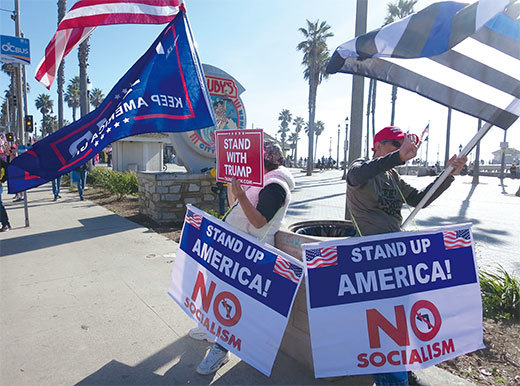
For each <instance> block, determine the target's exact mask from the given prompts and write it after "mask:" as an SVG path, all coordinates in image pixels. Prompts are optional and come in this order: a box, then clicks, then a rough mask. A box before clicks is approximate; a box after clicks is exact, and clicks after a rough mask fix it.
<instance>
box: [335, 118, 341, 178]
mask: <svg viewBox="0 0 520 386" xmlns="http://www.w3.org/2000/svg"><path fill="white" fill-rule="evenodd" d="M340 127H341V126H340V125H338V157H337V158H336V160H337V161H338V163H337V164H336V169H339V163H340V162H339V132H340Z"/></svg>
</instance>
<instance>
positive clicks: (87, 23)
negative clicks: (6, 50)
mask: <svg viewBox="0 0 520 386" xmlns="http://www.w3.org/2000/svg"><path fill="white" fill-rule="evenodd" d="M181 2H182V0H126V1H125V0H122V1H121V0H80V1H78V2H77V3H76V4H74V6H73V7H72V8H71V9H70V11H69V12H67V14H65V16H64V17H63V19H62V20H61V22H60V24H59V25H58V30H57V31H56V33H55V34H54V36H53V38H52V40H51V41H50V43H49V45H48V46H47V48H46V49H45V56H44V57H43V59H42V60H41V62H40V64H39V65H38V67H37V68H36V76H35V77H36V80H38V81H39V82H40V83H42V84H43V85H44V86H45V87H47V88H48V89H50V88H51V85H52V83H53V82H54V78H55V77H56V72H57V71H58V67H59V65H60V63H61V61H62V59H63V58H64V57H65V56H67V54H68V53H69V52H70V51H72V49H74V47H76V46H77V45H79V44H81V43H82V42H83V41H84V40H85V39H86V38H88V37H89V35H90V34H91V33H92V32H93V31H94V30H95V29H96V27H97V26H99V25H108V24H164V23H168V22H170V21H171V20H173V18H174V17H175V15H176V14H177V13H178V12H179V8H180V7H181V6H182V5H181Z"/></svg>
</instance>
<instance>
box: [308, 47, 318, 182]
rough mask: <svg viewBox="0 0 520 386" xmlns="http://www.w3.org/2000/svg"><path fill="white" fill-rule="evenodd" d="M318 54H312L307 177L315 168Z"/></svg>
mask: <svg viewBox="0 0 520 386" xmlns="http://www.w3.org/2000/svg"><path fill="white" fill-rule="evenodd" d="M315 69H316V54H315V53H312V54H311V69H310V70H311V71H310V74H309V155H308V157H307V175H308V176H311V175H312V169H313V168H314V157H313V154H314V151H313V150H314V149H313V145H314V116H315V113H316V111H315V109H316V89H317V79H315V78H316V70H315Z"/></svg>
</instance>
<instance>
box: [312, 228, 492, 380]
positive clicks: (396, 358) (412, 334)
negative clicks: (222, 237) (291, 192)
mask: <svg viewBox="0 0 520 386" xmlns="http://www.w3.org/2000/svg"><path fill="white" fill-rule="evenodd" d="M470 226H471V224H459V225H453V226H447V227H442V228H431V229H428V230H422V231H417V232H399V233H389V234H384V235H375V236H368V237H356V238H350V239H342V240H338V241H327V242H322V243H312V244H305V245H303V246H302V249H303V253H304V256H305V260H306V265H307V266H306V275H307V278H306V280H307V282H306V284H307V304H308V310H309V325H310V331H311V344H312V356H313V359H314V371H315V375H316V377H331V376H339V375H354V374H374V373H388V372H396V371H406V370H413V369H421V368H426V367H429V366H432V365H435V364H436V363H439V362H442V361H445V360H447V359H450V358H454V357H456V356H459V355H462V354H465V353H468V352H471V351H475V350H478V349H481V348H483V347H484V345H483V335H482V303H481V298H480V286H479V282H478V276H477V267H476V264H475V259H474V250H473V238H472V234H471V229H470Z"/></svg>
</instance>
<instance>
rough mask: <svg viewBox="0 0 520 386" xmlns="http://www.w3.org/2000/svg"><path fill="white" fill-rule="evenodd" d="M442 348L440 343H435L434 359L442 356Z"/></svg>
mask: <svg viewBox="0 0 520 386" xmlns="http://www.w3.org/2000/svg"><path fill="white" fill-rule="evenodd" d="M439 346H440V343H439V342H435V343H434V344H433V346H432V348H433V357H434V358H437V357H438V356H440V355H441V349H440V348H439Z"/></svg>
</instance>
